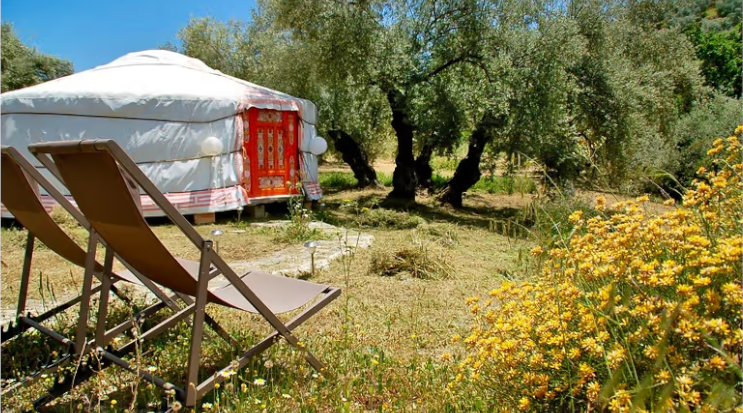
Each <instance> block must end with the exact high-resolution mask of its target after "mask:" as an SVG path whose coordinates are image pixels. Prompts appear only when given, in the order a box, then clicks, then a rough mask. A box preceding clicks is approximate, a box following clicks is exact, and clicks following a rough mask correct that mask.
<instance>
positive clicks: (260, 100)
mask: <svg viewBox="0 0 743 413" xmlns="http://www.w3.org/2000/svg"><path fill="white" fill-rule="evenodd" d="M308 104H310V105H311V103H310V102H309V101H303V100H302V99H298V98H294V97H292V96H289V95H287V94H285V93H281V92H277V91H275V90H271V89H268V88H265V87H262V86H258V85H255V84H252V83H249V82H246V81H243V80H240V79H237V78H234V77H231V76H228V75H225V74H224V73H222V72H220V71H218V70H214V69H212V68H210V67H209V66H207V65H206V64H205V63H204V62H202V61H200V60H198V59H194V58H191V57H187V56H184V55H181V54H178V53H174V52H170V51H166V50H147V51H143V52H135V53H129V54H127V55H125V56H123V57H120V58H118V59H116V60H114V61H113V62H111V63H109V64H106V65H103V66H98V67H96V68H93V69H90V70H86V71H83V72H79V73H75V74H73V75H70V76H66V77H62V78H59V79H55V80H52V81H50V82H46V83H42V84H39V85H36V86H32V87H28V88H25V89H20V90H16V91H13V92H7V93H3V94H2V107H1V109H2V113H3V115H5V114H18V113H25V114H54V115H73V116H95V117H112V118H131V119H150V120H160V121H178V122H211V121H215V120H218V119H223V118H226V117H229V116H234V115H235V114H237V113H238V112H239V111H241V110H244V109H246V108H249V107H259V108H265V109H278V110H301V107H302V106H303V105H308Z"/></svg>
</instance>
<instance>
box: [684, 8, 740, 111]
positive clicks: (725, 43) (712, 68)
mask: <svg viewBox="0 0 743 413" xmlns="http://www.w3.org/2000/svg"><path fill="white" fill-rule="evenodd" d="M695 43H696V47H697V57H699V59H700V60H701V61H702V74H703V75H704V78H705V80H706V83H707V84H708V85H709V86H711V87H713V88H715V89H718V90H720V91H721V92H723V93H725V94H726V95H728V96H734V97H738V98H740V96H741V88H742V87H743V81H742V80H741V72H743V57H741V50H742V49H741V24H740V23H738V26H737V27H735V28H734V29H733V30H726V31H722V32H706V33H704V32H701V31H699V33H698V34H697V35H696V38H695Z"/></svg>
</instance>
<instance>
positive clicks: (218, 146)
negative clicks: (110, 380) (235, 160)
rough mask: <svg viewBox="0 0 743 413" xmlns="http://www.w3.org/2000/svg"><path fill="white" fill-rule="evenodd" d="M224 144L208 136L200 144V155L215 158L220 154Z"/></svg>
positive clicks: (214, 137)
mask: <svg viewBox="0 0 743 413" xmlns="http://www.w3.org/2000/svg"><path fill="white" fill-rule="evenodd" d="M223 149H224V144H223V143H222V141H221V140H219V138H217V137H216V136H210V137H208V138H206V139H204V141H203V142H201V154H202V155H204V156H215V155H219V154H220V153H222V150H223Z"/></svg>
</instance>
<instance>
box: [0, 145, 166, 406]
mask: <svg viewBox="0 0 743 413" xmlns="http://www.w3.org/2000/svg"><path fill="white" fill-rule="evenodd" d="M1 156H2V158H1V160H0V167H1V168H2V169H1V170H0V179H1V181H2V182H1V184H2V188H3V192H2V194H3V196H2V202H3V204H4V205H5V207H6V208H7V209H8V211H10V212H11V213H12V214H13V216H14V217H15V218H16V220H18V222H20V223H21V224H22V225H23V226H24V227H25V228H26V230H27V231H28V237H27V241H26V247H25V249H26V251H25V257H24V261H23V269H22V273H21V282H20V288H19V298H18V305H17V311H16V318H15V324H13V323H10V324H9V325H7V326H6V327H5V328H4V329H3V330H2V339H1V342H2V343H5V342H6V341H7V340H10V339H12V338H13V337H16V336H18V335H19V334H21V333H23V332H25V331H26V330H28V329H30V328H34V329H36V330H38V331H40V332H41V333H43V334H45V335H47V336H49V337H52V338H54V339H55V340H57V341H60V342H62V343H63V344H66V345H68V346H69V348H70V352H69V353H67V354H64V355H62V356H61V358H58V359H56V360H54V361H52V362H51V363H50V364H48V365H46V366H43V367H42V368H40V369H39V370H38V371H36V372H34V373H32V374H30V375H27V376H26V377H25V378H24V379H23V380H20V381H18V382H16V383H15V384H12V385H7V386H5V387H3V388H2V391H1V392H0V395H4V394H6V393H8V392H10V391H13V390H16V389H18V388H20V387H23V386H26V385H28V384H30V383H32V382H33V381H35V380H36V379H38V378H39V377H41V376H43V375H44V374H51V373H54V372H55V371H57V370H59V369H60V368H61V367H63V366H65V365H66V364H68V363H69V362H70V360H71V356H72V355H73V354H72V352H73V351H74V352H75V353H79V352H81V351H82V348H83V347H85V340H86V338H85V334H84V333H85V330H86V329H87V321H88V317H87V314H88V309H89V304H90V302H89V301H90V296H91V295H92V294H97V293H98V292H101V300H100V301H101V307H105V306H106V305H107V302H108V292H109V291H110V292H113V293H114V294H116V295H117V296H119V297H120V298H121V299H122V300H124V301H127V302H130V300H129V299H128V298H127V297H125V296H124V295H123V294H121V292H120V291H119V290H118V289H117V288H116V286H115V285H114V284H115V283H116V282H118V281H126V282H130V283H134V284H137V285H144V286H146V287H148V288H149V289H150V290H151V291H152V292H153V293H154V294H155V295H156V296H157V297H158V298H160V301H159V302H157V303H155V304H152V305H150V306H149V307H147V308H145V309H144V310H142V311H140V312H139V313H137V314H134V315H133V317H132V318H131V319H130V320H127V321H125V322H123V323H121V324H119V325H117V326H115V327H113V328H111V329H110V330H108V331H107V332H106V331H105V327H106V325H105V311H103V313H100V312H99V318H100V317H101V316H102V319H103V323H101V325H100V326H99V330H100V331H101V332H100V333H97V334H96V335H97V337H96V340H100V341H101V342H102V341H103V340H101V339H102V337H103V335H104V334H103V333H108V334H109V335H116V334H119V333H121V332H122V331H124V330H126V329H128V328H130V326H131V323H132V320H142V319H144V318H146V317H149V316H151V315H153V314H155V313H157V312H158V311H159V310H160V309H162V308H165V307H166V306H167V307H170V308H171V309H173V310H175V311H177V310H179V307H178V305H177V304H176V302H175V301H174V299H175V298H176V297H169V296H168V295H167V294H165V292H163V291H162V290H160V289H159V287H157V286H155V285H154V284H152V282H151V281H149V280H147V279H146V278H144V277H142V276H141V275H135V274H134V273H133V272H131V271H122V272H116V273H115V272H113V271H112V265H113V257H114V254H113V253H112V252H111V251H110V250H107V251H106V265H101V264H100V263H98V262H97V261H96V260H95V255H94V254H93V255H92V256H91V255H90V254H88V253H86V252H85V251H84V250H83V249H82V248H81V247H80V246H78V245H77V243H75V242H74V241H73V240H72V239H71V238H70V237H69V236H68V235H67V233H65V232H64V231H63V230H62V229H61V228H60V227H59V226H58V225H57V223H56V222H54V220H53V219H52V217H51V216H50V215H49V213H48V212H47V210H46V209H45V208H44V206H43V204H42V202H41V199H40V197H39V186H41V187H43V188H44V189H46V191H47V193H48V194H49V195H50V196H51V197H52V198H53V199H54V200H55V201H57V203H58V204H59V205H60V206H61V207H62V208H64V209H65V210H66V211H67V212H69V213H70V215H71V216H72V217H73V218H74V219H75V220H76V221H77V222H78V223H79V224H80V225H81V226H82V227H83V228H85V229H87V230H90V224H89V223H88V221H87V220H86V219H85V217H84V216H83V215H82V214H81V213H80V211H79V210H77V208H75V207H74V206H73V205H72V203H71V202H70V201H69V200H67V198H65V197H64V195H62V193H61V192H59V190H58V189H57V188H56V187H54V185H53V184H52V183H51V182H50V181H49V180H48V179H47V178H45V177H44V176H43V175H42V174H41V173H40V172H39V170H37V169H36V167H34V166H33V165H32V164H31V163H30V162H29V161H28V160H27V159H26V158H25V157H24V156H23V155H21V154H20V152H19V151H18V150H17V149H15V148H11V147H2V155H1ZM36 239H38V240H40V241H41V242H43V243H44V244H45V245H46V246H47V247H48V248H49V249H50V250H52V251H53V252H54V253H56V254H58V255H59V256H60V257H62V258H64V259H66V260H67V261H69V262H70V263H72V264H75V265H77V266H80V267H83V268H86V267H87V264H88V263H91V265H92V267H91V268H92V271H90V272H89V274H88V277H86V278H85V280H84V281H83V283H84V286H83V293H82V294H81V295H79V296H77V297H75V298H72V299H70V300H68V301H67V302H64V303H62V304H59V305H57V306H56V307H54V308H52V309H49V310H47V311H46V312H44V313H42V314H39V315H35V316H32V315H31V314H30V313H27V314H24V312H25V310H26V301H27V295H28V287H29V282H30V272H31V269H32V261H33V256H34V244H35V240H36ZM124 264H125V265H126V263H124ZM105 274H108V276H106V275H105ZM93 276H95V277H96V278H98V280H99V281H101V283H100V284H98V285H97V286H95V287H93V286H92V285H91V284H92V281H93V280H92V277H93ZM106 280H108V281H110V282H109V283H108V284H107V283H106ZM86 297H87V299H86ZM77 304H80V315H81V316H80V317H79V319H78V325H77V334H78V336H79V337H78V338H76V339H75V341H73V340H69V339H67V338H66V337H64V336H63V335H62V334H60V333H59V332H56V331H53V330H51V329H49V328H47V327H45V326H43V325H42V324H41V323H43V322H45V321H46V320H49V319H50V318H52V317H54V316H56V315H58V314H60V313H61V312H63V311H65V310H67V309H69V308H72V307H73V306H75V305H77ZM96 340H93V341H92V342H90V343H88V345H87V347H88V348H95V347H96V345H97V344H96ZM90 373H92V372H91V371H87V370H86V371H78V374H77V376H76V380H77V381H78V382H81V381H83V380H84V379H85V377H88V375H89V374H90ZM57 384H58V383H56V382H55V386H56V385H57Z"/></svg>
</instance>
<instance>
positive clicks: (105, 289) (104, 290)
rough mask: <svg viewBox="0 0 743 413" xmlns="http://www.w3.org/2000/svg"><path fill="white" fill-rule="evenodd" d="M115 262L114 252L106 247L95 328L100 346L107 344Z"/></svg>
mask: <svg viewBox="0 0 743 413" xmlns="http://www.w3.org/2000/svg"><path fill="white" fill-rule="evenodd" d="M113 264H114V253H113V250H111V249H110V248H106V259H105V261H104V262H103V274H101V297H100V302H99V305H98V322H97V323H96V330H95V344H96V346H98V347H105V346H106V318H107V317H108V298H109V296H110V294H109V292H110V291H111V287H112V285H113V282H112V281H113V280H112V279H111V271H112V269H113Z"/></svg>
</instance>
